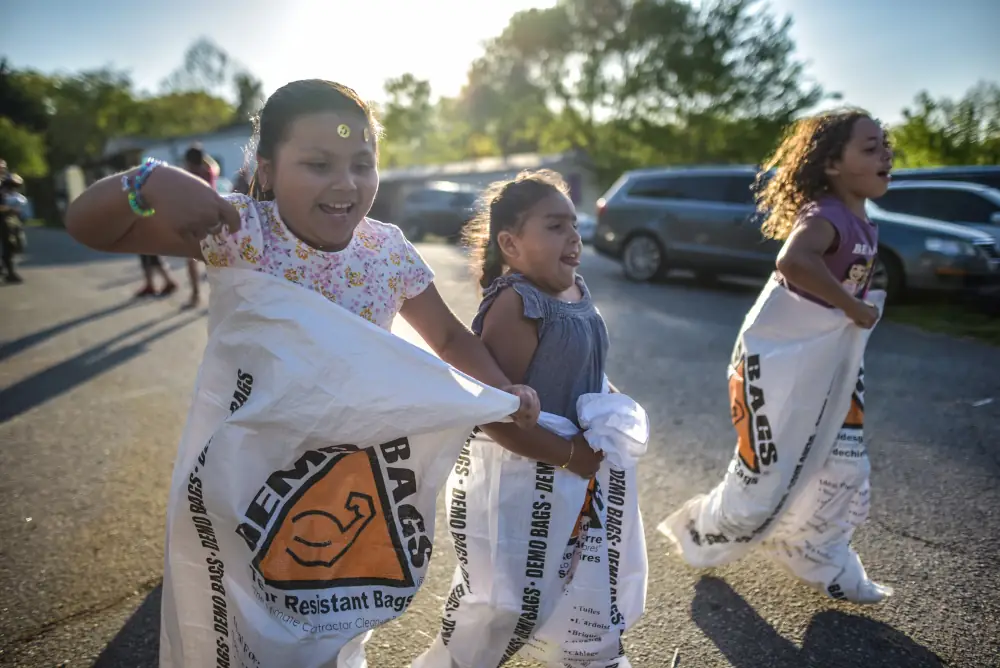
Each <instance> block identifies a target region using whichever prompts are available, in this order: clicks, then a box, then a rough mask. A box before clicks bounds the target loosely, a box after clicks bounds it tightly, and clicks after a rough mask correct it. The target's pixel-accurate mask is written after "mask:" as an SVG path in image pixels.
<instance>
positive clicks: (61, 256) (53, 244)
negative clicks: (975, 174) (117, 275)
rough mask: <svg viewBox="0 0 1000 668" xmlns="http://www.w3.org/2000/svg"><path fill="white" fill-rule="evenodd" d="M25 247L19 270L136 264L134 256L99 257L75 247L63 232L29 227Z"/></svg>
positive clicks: (104, 254) (98, 254)
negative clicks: (99, 264)
mask: <svg viewBox="0 0 1000 668" xmlns="http://www.w3.org/2000/svg"><path fill="white" fill-rule="evenodd" d="M25 233H26V234H27V236H28V245H27V247H26V248H25V252H24V255H23V256H22V257H21V258H20V260H19V261H18V263H17V264H18V266H20V267H25V268H27V267H54V266H59V265H73V264H90V263H92V262H121V261H124V260H131V261H133V262H135V263H136V265H138V264H139V260H138V259H137V258H136V257H135V256H134V255H119V254H115V253H101V252H100V251H95V250H91V249H89V248H87V247H86V246H83V245H82V244H79V243H77V242H76V241H75V240H74V239H73V238H72V237H71V236H69V235H68V234H67V233H66V231H65V230H61V229H49V228H44V227H29V228H27V229H26V230H25Z"/></svg>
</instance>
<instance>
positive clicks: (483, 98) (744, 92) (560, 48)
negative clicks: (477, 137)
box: [459, 0, 823, 178]
mask: <svg viewBox="0 0 1000 668" xmlns="http://www.w3.org/2000/svg"><path fill="white" fill-rule="evenodd" d="M790 25H791V24H790V21H789V20H788V19H785V20H781V21H779V20H778V19H777V18H776V17H774V16H773V15H772V14H771V13H770V12H769V11H768V10H767V8H766V7H763V6H761V2H760V0H710V1H708V2H705V3H702V4H701V5H700V6H699V7H697V8H696V7H694V6H693V5H691V4H689V3H687V2H682V1H681V0H560V2H558V3H557V4H556V5H555V6H554V7H551V8H548V9H532V10H527V11H524V12H519V13H517V14H515V15H514V16H513V17H512V18H511V20H510V23H509V24H508V26H507V28H506V29H505V30H504V32H503V33H502V34H501V35H500V36H499V37H497V38H496V39H494V40H492V41H491V42H490V43H489V44H488V45H487V47H486V51H485V53H484V55H483V56H482V57H481V58H479V59H478V60H477V61H476V62H475V63H473V65H472V67H471V68H470V73H469V83H468V85H467V86H466V88H465V89H464V90H463V92H462V95H461V96H460V99H459V102H460V104H461V106H462V108H463V109H464V110H465V112H466V116H467V118H468V119H469V123H470V125H471V126H472V127H473V128H474V129H476V130H478V131H481V132H485V133H488V134H489V135H490V136H492V137H493V138H494V140H495V141H496V143H497V145H498V146H499V148H500V150H501V151H502V152H514V151H518V150H543V151H547V150H562V149H565V148H569V147H579V148H583V149H585V150H587V151H588V152H589V153H590V155H591V156H592V157H593V158H594V159H595V162H596V163H597V166H598V167H599V168H602V171H605V172H607V173H606V174H605V176H606V178H613V176H616V175H617V172H618V171H620V169H622V168H623V167H627V166H630V165H635V164H644V163H648V162H705V161H720V162H733V161H741V162H742V161H757V160H759V159H761V157H763V155H764V154H765V153H766V152H767V151H768V150H769V149H770V148H771V147H772V145H773V142H774V140H775V139H776V137H777V135H778V133H779V132H780V129H781V128H782V127H783V126H784V125H786V124H787V123H788V122H789V121H790V120H791V119H793V118H794V117H795V116H796V115H798V114H799V113H801V112H802V111H803V110H805V109H808V108H810V107H812V106H814V105H815V104H816V103H817V102H818V101H819V100H820V99H822V97H823V92H822V90H821V89H820V87H819V86H817V85H814V84H811V83H810V82H809V81H808V80H807V79H806V77H805V76H804V71H803V65H802V64H801V63H800V62H798V61H797V60H796V59H795V58H794V44H793V42H792V40H791V38H790V36H789V34H788V31H789V27H790Z"/></svg>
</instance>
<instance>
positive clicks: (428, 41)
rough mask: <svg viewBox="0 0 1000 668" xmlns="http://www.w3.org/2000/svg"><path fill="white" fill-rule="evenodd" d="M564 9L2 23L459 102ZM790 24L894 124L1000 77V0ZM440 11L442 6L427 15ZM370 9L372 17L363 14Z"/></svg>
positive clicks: (44, 5) (82, 7) (159, 67)
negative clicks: (480, 74) (542, 13)
mask: <svg viewBox="0 0 1000 668" xmlns="http://www.w3.org/2000/svg"><path fill="white" fill-rule="evenodd" d="M553 2H554V0H433V1H430V2H414V1H413V0H364V1H363V2H361V1H359V2H347V1H346V0H267V1H265V0H174V1H173V2H172V3H169V5H168V3H163V2H135V1H134V0H130V1H128V2H126V1H124V0H100V1H98V2H85V3H81V2H79V0H73V1H72V2H71V1H68V0H43V1H40V2H26V3H19V4H17V5H15V6H14V8H13V10H7V11H6V12H5V16H4V20H3V21H2V22H0V49H2V54H3V55H4V56H6V57H8V58H9V60H10V62H11V63H12V64H13V65H14V66H16V67H34V68H37V69H41V70H43V71H54V70H62V71H73V70H78V69H84V68H93V67H100V66H103V65H108V64H112V65H114V66H116V67H118V68H120V69H128V70H130V71H131V72H132V75H133V79H134V81H135V82H136V83H137V84H138V85H139V86H140V87H142V88H145V89H148V90H155V89H156V88H157V86H158V84H159V82H160V80H161V79H162V78H163V77H165V76H166V75H167V74H169V73H170V71H171V70H173V69H174V68H175V67H177V66H178V65H179V64H180V62H181V59H182V57H183V54H184V51H185V49H186V48H187V47H188V46H189V45H190V43H191V42H192V41H194V40H195V39H196V38H198V37H199V36H202V35H205V36H208V37H210V38H212V39H213V40H214V41H215V42H216V43H218V44H219V45H220V46H222V47H223V48H224V49H225V50H226V51H227V52H229V54H230V55H232V56H233V57H235V58H236V59H237V60H239V61H241V62H242V63H244V64H245V65H246V66H247V67H248V68H249V69H250V70H251V71H252V72H253V73H254V74H255V75H256V76H258V77H260V78H261V79H262V80H263V82H264V88H265V92H267V93H270V92H271V91H273V90H274V89H275V88H277V87H278V86H280V85H282V84H283V83H285V82H287V81H291V80H294V79H300V78H307V77H314V76H315V77H323V78H328V79H336V80H338V81H343V82H344V83H346V84H348V85H351V86H353V87H355V88H356V89H357V90H358V92H359V93H361V94H362V95H363V96H365V97H368V98H375V99H378V98H380V97H382V83H383V81H384V80H385V79H386V78H388V77H391V76H395V75H398V74H401V73H403V72H407V71H410V72H413V73H414V74H416V75H417V76H419V77H422V78H426V79H429V80H430V81H431V85H432V88H433V90H434V92H435V93H436V94H444V95H454V94H455V93H457V92H458V90H459V88H460V87H461V85H462V83H463V82H464V81H465V74H466V71H467V67H468V64H469V62H470V61H471V60H472V59H473V58H475V57H476V56H477V55H478V54H479V53H480V51H481V46H480V45H481V44H482V42H483V40H485V39H487V38H489V37H491V36H493V35H495V34H497V33H499V32H500V31H501V30H502V29H503V27H504V25H506V22H507V18H508V17H509V16H510V14H512V13H513V12H514V11H517V10H519V9H524V8H526V7H531V6H546V5H551V4H553ZM770 5H771V7H772V9H773V10H775V11H776V12H777V13H779V14H781V15H784V14H790V15H791V16H792V18H793V20H794V25H793V28H792V34H793V37H794V38H795V41H796V43H797V45H798V51H799V56H800V57H801V58H803V59H804V60H806V61H807V62H808V63H809V68H808V73H809V74H810V75H811V76H812V77H813V78H815V79H816V80H818V81H819V82H820V83H822V84H823V85H824V86H825V87H826V88H827V89H828V90H832V91H839V92H841V93H842V94H843V95H844V97H845V99H844V102H845V103H850V104H855V105H859V106H862V107H865V108H868V109H869V110H871V111H872V112H873V113H874V114H876V115H877V116H879V117H881V118H882V119H884V120H886V121H895V120H898V119H899V117H900V111H901V109H902V108H903V107H904V106H906V105H908V104H909V103H910V102H911V101H912V99H913V97H914V95H915V94H916V93H917V92H918V91H920V90H928V91H929V92H930V93H931V94H932V95H934V96H942V95H946V96H950V97H959V96H961V95H962V94H963V93H964V92H965V91H966V90H967V89H968V88H969V87H971V86H972V85H973V84H975V83H976V82H977V81H979V80H983V79H988V80H994V81H995V80H998V79H1000V38H998V33H997V30H998V29H1000V0H951V2H942V1H941V0H909V1H907V0H771V2H770ZM431 7H433V9H430V8H431ZM362 8H363V9H362Z"/></svg>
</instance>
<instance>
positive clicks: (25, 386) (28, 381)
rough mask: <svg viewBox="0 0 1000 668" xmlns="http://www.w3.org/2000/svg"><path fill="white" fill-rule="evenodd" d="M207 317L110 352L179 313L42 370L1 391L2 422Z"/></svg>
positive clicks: (190, 319)
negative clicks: (130, 338) (132, 337)
mask: <svg viewBox="0 0 1000 668" xmlns="http://www.w3.org/2000/svg"><path fill="white" fill-rule="evenodd" d="M204 314H205V312H204V311H199V312H195V313H193V314H192V315H190V316H188V317H186V318H183V319H181V320H178V321H177V322H174V323H173V324H171V325H170V326H169V327H164V328H163V329H160V330H157V331H155V332H153V333H152V334H149V335H147V336H145V337H143V338H141V339H139V340H138V341H135V342H133V343H130V344H128V345H126V346H123V347H121V348H117V349H115V350H110V348H111V347H112V346H114V345H115V344H116V343H119V342H120V341H123V340H125V339H128V338H129V337H131V336H135V335H137V334H139V333H141V332H143V331H145V330H147V329H149V328H151V327H154V326H156V325H158V324H159V323H161V322H165V321H167V320H170V319H172V318H174V317H176V314H169V315H166V316H163V317H160V318H156V319H153V320H149V321H147V322H145V323H143V324H141V325H137V326H135V327H133V328H131V329H129V330H126V331H124V332H122V333H120V334H118V335H117V336H114V337H112V338H110V339H108V340H106V341H104V342H102V343H99V344H97V345H96V346H93V347H91V348H88V349H87V350H84V351H83V352H81V353H80V354H78V355H76V356H74V357H71V358H69V359H68V360H66V361H64V362H60V363H59V364H56V365H54V366H51V367H49V368H48V369H45V370H43V371H39V372H38V373H36V374H35V375H33V376H29V377H28V378H25V379H24V380H22V381H20V382H18V383H15V384H14V385H11V386H10V387H8V388H6V389H4V390H3V391H0V422H5V421H7V420H10V419H12V418H14V417H17V416H18V415H20V414H21V413H25V412H27V411H29V410H31V409H32V408H35V407H36V406H38V405H40V404H42V403H44V402H46V401H48V400H49V399H53V398H55V397H57V396H59V395H60V394H63V393H64V392H67V391H69V390H71V389H73V388H74V387H76V386H77V385H80V384H82V383H86V382H87V381H89V380H91V379H93V378H95V377H96V376H98V375H100V374H102V373H104V372H105V371H108V370H109V369H112V368H114V367H116V366H118V365H119V364H123V363H125V362H127V361H129V360H130V359H132V358H133V357H136V356H138V355H140V354H142V353H143V352H145V350H146V346H147V345H149V344H150V343H152V342H153V341H156V340H157V339H161V338H163V337H164V336H167V335H168V334H171V333H173V332H175V331H177V330H179V329H181V328H183V327H186V326H187V325H189V324H191V323H193V322H195V321H197V320H199V319H201V317H202V316H203V315H204Z"/></svg>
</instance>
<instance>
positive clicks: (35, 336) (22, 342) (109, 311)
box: [0, 299, 139, 361]
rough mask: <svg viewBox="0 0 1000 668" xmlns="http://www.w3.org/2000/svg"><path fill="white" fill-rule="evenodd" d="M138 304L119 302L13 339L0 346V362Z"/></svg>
mask: <svg viewBox="0 0 1000 668" xmlns="http://www.w3.org/2000/svg"><path fill="white" fill-rule="evenodd" d="M138 303H139V302H137V301H135V300H132V299H130V300H128V301H125V302H121V303H120V304H115V305H114V306H109V307H107V308H104V309H101V310H100V311H94V312H93V313H88V314H87V315H84V316H80V317H79V318H74V319H72V320H66V321H64V322H61V323H59V324H58V325H53V326H52V327H49V328H48V329H42V330H39V331H37V332H33V333H31V334H28V335H27V336H22V337H21V338H19V339H15V340H13V341H11V342H9V343H5V344H4V345H2V346H0V361H3V360H5V359H7V358H8V357H13V356H14V355H16V354H18V353H20V352H22V351H24V350H26V349H28V348H30V347H31V346H34V345H37V344H39V343H41V342H43V341H45V340H46V339H51V338H52V337H53V336H57V335H59V334H62V333H63V332H68V331H69V330H71V329H73V328H74V327H79V326H80V325H85V324H87V323H88V322H93V321H95V320H99V319H101V318H106V317H107V316H110V315H114V314H115V313H118V312H120V311H124V310H125V309H127V308H131V307H132V306H135V305H136V304H138Z"/></svg>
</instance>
